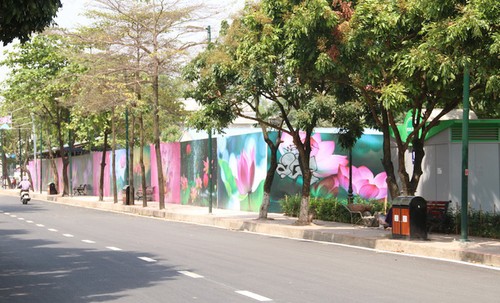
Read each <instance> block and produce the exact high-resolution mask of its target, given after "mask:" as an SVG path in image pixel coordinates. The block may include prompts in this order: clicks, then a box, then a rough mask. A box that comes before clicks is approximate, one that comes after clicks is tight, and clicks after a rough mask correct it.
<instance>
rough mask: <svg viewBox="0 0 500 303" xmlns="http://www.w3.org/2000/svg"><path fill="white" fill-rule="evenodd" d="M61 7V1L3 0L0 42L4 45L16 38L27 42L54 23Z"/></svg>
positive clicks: (0, 7)
mask: <svg viewBox="0 0 500 303" xmlns="http://www.w3.org/2000/svg"><path fill="white" fill-rule="evenodd" d="M61 6H62V4H61V1H60V0H43V1H41V0H23V1H19V0H2V2H0V41H2V42H3V44H4V45H7V44H8V43H10V42H12V40H14V39H15V38H19V40H21V42H25V41H27V40H28V39H29V36H30V34H31V33H33V32H41V31H43V30H44V29H45V28H46V27H47V26H49V25H50V24H51V23H52V19H53V18H54V17H55V16H56V14H57V11H58V10H59V8H60V7H61Z"/></svg>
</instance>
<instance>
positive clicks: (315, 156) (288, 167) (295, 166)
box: [278, 133, 348, 183]
mask: <svg viewBox="0 0 500 303" xmlns="http://www.w3.org/2000/svg"><path fill="white" fill-rule="evenodd" d="M300 136H301V140H302V142H304V140H305V133H301V134H300ZM281 140H282V143H281V145H280V147H279V151H280V153H281V158H280V160H279V164H278V173H279V174H280V176H281V178H285V177H289V178H292V179H295V178H297V177H298V176H301V175H302V172H300V168H299V156H298V151H297V147H296V146H295V144H294V143H293V138H292V136H290V135H289V134H286V133H284V134H283V135H282V136H281ZM334 151H335V142H334V141H323V140H322V139H321V134H319V133H316V134H314V135H312V136H311V160H310V167H311V169H312V170H313V178H312V180H311V183H316V182H317V181H319V180H320V179H321V178H324V177H328V176H331V175H336V174H337V173H338V168H339V166H345V165H347V163H348V160H347V157H346V156H343V155H334Z"/></svg>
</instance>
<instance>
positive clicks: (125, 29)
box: [89, 0, 202, 209]
mask: <svg viewBox="0 0 500 303" xmlns="http://www.w3.org/2000/svg"><path fill="white" fill-rule="evenodd" d="M96 2H97V3H98V4H99V6H98V7H97V8H96V9H95V10H91V11H90V12H89V16H91V17H92V18H94V20H96V23H95V25H94V26H93V28H94V29H93V31H92V32H93V33H94V34H96V35H95V38H96V39H95V40H94V42H95V43H96V44H98V45H106V51H108V52H116V53H120V54H126V55H128V57H129V60H128V63H127V64H126V65H124V66H121V67H120V68H118V69H117V70H115V72H123V71H125V70H127V71H128V73H129V75H134V76H133V78H134V79H135V84H136V85H140V86H141V88H140V91H139V90H138V87H136V88H135V91H136V94H139V95H145V91H146V89H145V88H144V86H145V84H147V85H149V87H150V92H151V94H150V95H149V96H150V98H149V99H144V100H147V101H149V102H150V106H151V113H152V118H153V119H152V121H153V141H154V145H155V152H156V159H157V163H156V165H157V168H158V171H159V172H163V168H162V162H161V154H160V137H161V132H160V115H161V114H160V111H161V109H162V108H161V106H162V103H161V102H160V95H161V94H160V92H161V84H160V83H161V81H160V79H161V78H162V76H166V77H169V78H174V77H175V76H176V75H177V74H178V72H179V62H180V60H181V59H182V58H183V57H184V56H185V55H186V54H187V53H186V51H187V50H188V49H189V48H190V47H191V46H194V45H196V43H193V42H191V40H189V39H184V38H185V37H186V36H188V35H190V34H192V33H193V32H196V31H200V28H196V27H192V26H190V25H191V23H192V22H193V21H194V20H197V19H199V18H200V16H198V15H197V14H201V8H202V7H201V6H200V5H192V4H185V3H182V2H180V1H166V0H158V1H144V2H138V1H118V0H97V1H96ZM140 141H141V142H143V140H140ZM158 184H159V186H158V189H159V197H160V201H159V202H160V203H159V207H160V209H162V208H164V207H165V194H164V186H163V185H162V184H164V177H163V174H162V173H159V174H158Z"/></svg>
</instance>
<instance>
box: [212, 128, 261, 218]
mask: <svg viewBox="0 0 500 303" xmlns="http://www.w3.org/2000/svg"><path fill="white" fill-rule="evenodd" d="M217 150H218V154H217V161H218V166H219V177H218V182H217V183H218V184H219V186H218V191H217V194H218V207H220V208H225V209H235V210H243V211H259V208H260V205H261V204H262V197H263V193H264V180H265V178H266V172H267V145H266V143H265V142H264V138H263V136H262V134H261V133H255V134H248V135H240V136H232V137H222V138H219V139H218V141H217Z"/></svg>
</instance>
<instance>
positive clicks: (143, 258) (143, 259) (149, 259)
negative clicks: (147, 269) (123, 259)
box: [138, 257, 156, 263]
mask: <svg viewBox="0 0 500 303" xmlns="http://www.w3.org/2000/svg"><path fill="white" fill-rule="evenodd" d="M138 258H139V259H141V260H142V261H146V262H150V263H152V262H156V260H155V259H151V258H148V257H138Z"/></svg>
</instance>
